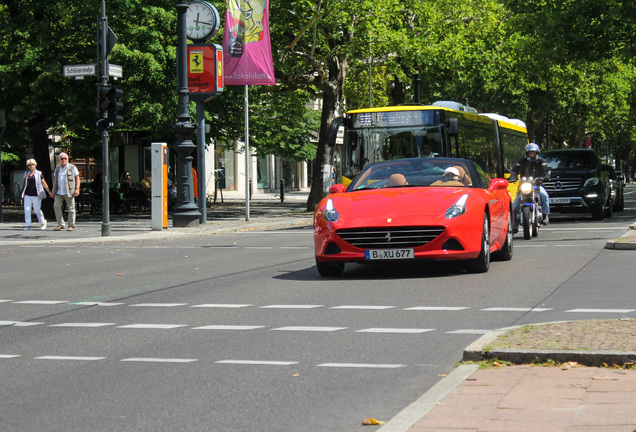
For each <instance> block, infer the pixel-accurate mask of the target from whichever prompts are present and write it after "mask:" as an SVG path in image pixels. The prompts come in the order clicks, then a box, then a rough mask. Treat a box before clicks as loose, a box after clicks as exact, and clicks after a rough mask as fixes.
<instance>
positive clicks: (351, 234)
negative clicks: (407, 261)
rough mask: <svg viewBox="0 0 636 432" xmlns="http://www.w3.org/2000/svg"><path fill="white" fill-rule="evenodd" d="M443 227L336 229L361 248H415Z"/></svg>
mask: <svg viewBox="0 0 636 432" xmlns="http://www.w3.org/2000/svg"><path fill="white" fill-rule="evenodd" d="M443 232H444V227H435V226H434V227H425V226H424V227H422V226H411V227H385V228H350V229H342V230H338V231H336V233H337V234H338V235H339V236H340V237H341V238H342V239H343V240H344V241H346V242H347V243H349V244H351V245H352V246H355V247H358V248H361V249H386V248H411V247H412V248H416V247H419V246H423V245H425V244H427V243H429V242H430V241H432V240H434V239H435V238H437V237H438V236H439V235H440V234H442V233H443Z"/></svg>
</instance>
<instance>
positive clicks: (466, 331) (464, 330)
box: [446, 329, 492, 335]
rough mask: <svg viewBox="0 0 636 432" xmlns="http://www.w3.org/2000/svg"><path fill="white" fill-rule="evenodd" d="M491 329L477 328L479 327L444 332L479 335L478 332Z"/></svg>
mask: <svg viewBox="0 0 636 432" xmlns="http://www.w3.org/2000/svg"><path fill="white" fill-rule="evenodd" d="M491 331H492V330H479V329H461V330H453V331H449V332H446V333H447V334H469V335H479V334H488V333H490V332H491Z"/></svg>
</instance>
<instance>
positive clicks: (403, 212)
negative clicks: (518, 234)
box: [326, 187, 467, 226]
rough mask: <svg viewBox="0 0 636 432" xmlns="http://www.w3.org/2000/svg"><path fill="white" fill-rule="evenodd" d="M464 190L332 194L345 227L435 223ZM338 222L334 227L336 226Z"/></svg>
mask: <svg viewBox="0 0 636 432" xmlns="http://www.w3.org/2000/svg"><path fill="white" fill-rule="evenodd" d="M466 192H467V190H466V188H454V187H452V188H451V187H443V188H431V187H426V188H395V189H383V190H381V191H377V190H369V191H354V192H346V193H342V194H332V195H330V196H329V197H327V198H326V199H331V200H332V202H333V205H334V208H335V209H336V210H337V211H338V213H339V215H340V219H339V222H340V223H341V224H343V225H347V226H355V225H361V226H378V225H384V224H386V223H387V222H388V223H391V224H394V225H411V224H422V223H426V224H429V223H430V224H435V221H437V220H440V219H441V220H443V219H444V213H445V212H446V210H448V208H449V207H450V206H451V205H453V204H455V202H457V200H458V199H459V198H460V197H461V196H462V195H463V194H465V193H466ZM340 223H339V224H338V225H340Z"/></svg>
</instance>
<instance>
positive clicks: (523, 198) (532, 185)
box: [515, 177, 543, 240]
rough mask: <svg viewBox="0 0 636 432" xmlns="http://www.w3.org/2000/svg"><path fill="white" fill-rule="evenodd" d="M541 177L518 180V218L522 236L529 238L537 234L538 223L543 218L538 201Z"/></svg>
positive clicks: (539, 223)
mask: <svg viewBox="0 0 636 432" xmlns="http://www.w3.org/2000/svg"><path fill="white" fill-rule="evenodd" d="M542 180H543V179H541V178H533V177H521V179H520V180H519V188H518V190H517V194H519V214H517V215H515V217H517V218H519V221H520V224H519V225H521V226H522V227H523V238H524V239H526V240H530V239H531V238H532V237H536V236H538V235H539V225H541V221H542V220H543V214H542V213H541V205H540V203H539V185H540V184H541V182H542Z"/></svg>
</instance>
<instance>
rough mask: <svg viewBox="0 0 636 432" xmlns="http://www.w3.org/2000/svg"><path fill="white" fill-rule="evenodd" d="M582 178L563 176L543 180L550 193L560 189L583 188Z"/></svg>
mask: <svg viewBox="0 0 636 432" xmlns="http://www.w3.org/2000/svg"><path fill="white" fill-rule="evenodd" d="M582 181H583V180H582V179H580V178H563V179H556V180H546V181H544V182H543V187H544V188H545V190H546V192H548V194H549V193H550V192H559V191H571V190H577V189H580V188H581V184H582Z"/></svg>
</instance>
